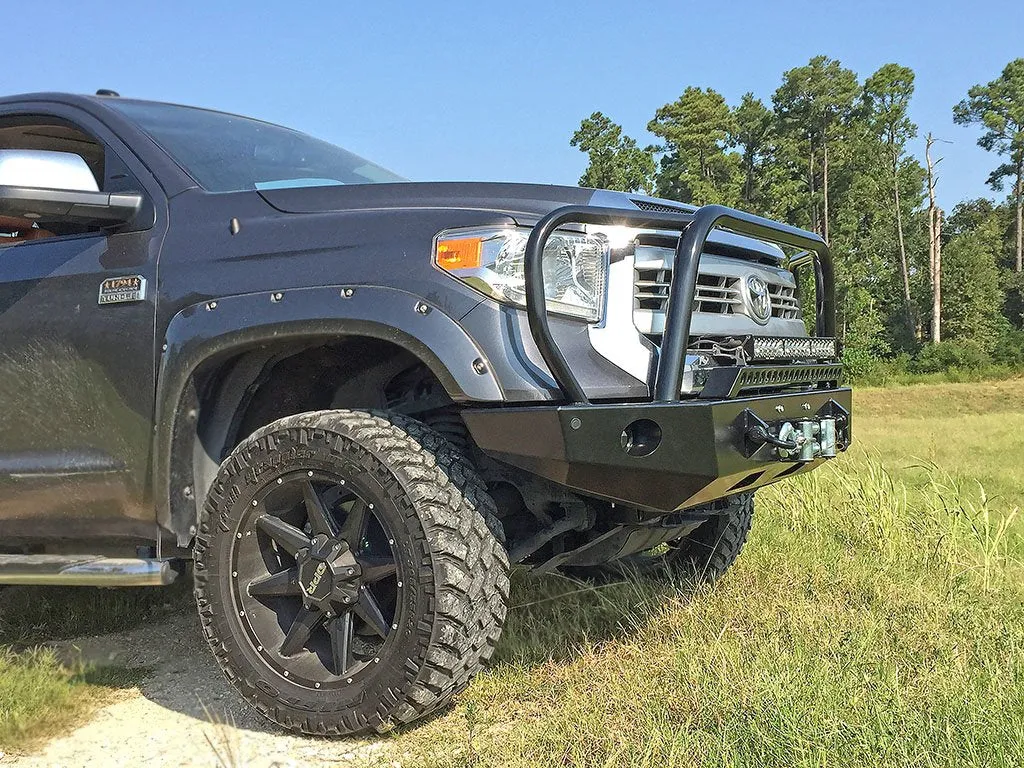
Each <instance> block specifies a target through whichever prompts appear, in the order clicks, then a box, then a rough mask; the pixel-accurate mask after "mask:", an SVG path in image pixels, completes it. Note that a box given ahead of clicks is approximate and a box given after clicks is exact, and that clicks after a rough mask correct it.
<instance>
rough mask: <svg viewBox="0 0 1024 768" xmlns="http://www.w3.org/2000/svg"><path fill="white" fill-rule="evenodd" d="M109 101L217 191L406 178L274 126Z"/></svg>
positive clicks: (191, 110) (218, 114) (176, 108)
mask: <svg viewBox="0 0 1024 768" xmlns="http://www.w3.org/2000/svg"><path fill="white" fill-rule="evenodd" d="M106 103H107V104H109V105H110V106H112V107H114V108H115V109H117V110H119V111H120V112H122V113H123V114H124V115H125V116H127V117H128V118H129V119H130V120H132V121H133V122H134V123H135V124H136V125H138V126H139V127H140V128H141V129H142V130H143V131H145V132H146V133H147V134H149V136H150V137H151V138H152V139H153V141H155V142H156V143H157V144H159V145H160V146H161V147H162V148H163V150H164V151H165V152H167V154H169V155H170V156H171V157H172V158H174V160H175V162H177V163H178V165H180V166H181V167H182V168H184V169H185V171H187V172H188V174H189V175H190V176H191V177H192V178H193V179H195V180H196V181H197V182H198V183H199V184H200V185H201V186H202V187H203V188H204V189H206V190H208V191H210V192H239V191H242V190H251V189H282V188H288V187H314V186H317V187H318V186H331V185H336V184H381V183H387V182H395V181H405V179H403V178H402V177H401V176H398V175H397V174H394V173H392V172H391V171H389V170H386V169H384V168H381V167H380V166H379V165H376V164H374V163H371V162H370V161H369V160H364V159H363V158H361V157H359V156H358V155H354V154H352V153H351V152H348V151H347V150H344V149H342V148H341V147H337V146H335V145H333V144H329V143H328V142H326V141H321V140H320V139H314V138H313V137H312V136H307V135H306V134H304V133H299V132H298V131H293V130H291V129H290V128H284V127H282V126H279V125H273V124H272V123H264V122H261V121H259V120H253V119H251V118H248V117H240V116H238V115H229V114H225V113H223V112H212V111H209V110H205V109H197V108H195V107H181V106H176V105H171V104H158V103H154V102H141V101H130V100H120V99H110V100H109V101H107V102H106Z"/></svg>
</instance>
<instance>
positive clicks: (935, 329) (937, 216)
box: [924, 133, 942, 344]
mask: <svg viewBox="0 0 1024 768" xmlns="http://www.w3.org/2000/svg"><path fill="white" fill-rule="evenodd" d="M935 142H936V139H935V138H934V137H933V136H932V135H931V133H929V134H928V139H927V141H926V143H925V149H924V157H925V163H926V165H927V166H928V265H929V268H930V270H931V281H932V343H933V344H938V343H939V342H940V341H942V240H941V237H942V209H940V208H939V206H938V205H937V204H936V202H935V184H936V182H937V181H938V177H937V176H936V175H935V166H936V165H938V164H939V163H940V162H941V160H942V158H941V157H940V158H939V159H938V160H934V161H933V160H932V144H934V143H935Z"/></svg>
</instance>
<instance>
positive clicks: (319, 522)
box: [302, 480, 335, 536]
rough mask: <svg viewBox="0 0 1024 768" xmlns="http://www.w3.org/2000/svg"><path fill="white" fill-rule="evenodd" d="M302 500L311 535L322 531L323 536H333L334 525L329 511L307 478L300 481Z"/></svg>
mask: <svg viewBox="0 0 1024 768" xmlns="http://www.w3.org/2000/svg"><path fill="white" fill-rule="evenodd" d="M302 500H303V502H305V505H306V516H307V517H308V518H309V525H310V528H312V529H313V535H314V536H316V535H317V534H321V533H322V534H323V535H324V536H334V529H335V525H334V521H333V520H332V519H331V513H330V512H329V511H328V510H327V507H326V506H325V505H324V502H323V499H321V498H320V495H319V494H318V493H317V492H316V488H314V487H313V483H312V482H311V481H309V480H306V481H304V482H303V483H302Z"/></svg>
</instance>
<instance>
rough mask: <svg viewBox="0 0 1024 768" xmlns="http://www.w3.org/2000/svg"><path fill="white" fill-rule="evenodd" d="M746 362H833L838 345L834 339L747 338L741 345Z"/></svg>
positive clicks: (836, 355)
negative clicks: (745, 354)
mask: <svg viewBox="0 0 1024 768" xmlns="http://www.w3.org/2000/svg"><path fill="white" fill-rule="evenodd" d="M743 348H744V351H746V353H747V359H748V360H834V359H836V358H837V357H838V356H839V345H838V343H837V342H836V340H835V339H834V338H826V337H811V338H799V337H797V338H789V337H778V336H748V337H747V339H746V341H744V343H743Z"/></svg>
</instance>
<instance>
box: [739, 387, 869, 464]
mask: <svg viewBox="0 0 1024 768" xmlns="http://www.w3.org/2000/svg"><path fill="white" fill-rule="evenodd" d="M739 426H740V429H741V434H742V435H743V453H744V455H745V456H747V457H750V456H752V455H753V454H754V453H755V452H756V451H758V450H760V449H761V447H762V446H764V445H770V446H772V448H773V452H774V453H775V455H776V457H777V458H778V459H779V460H780V461H813V460H814V459H818V458H822V459H831V458H834V457H835V456H836V454H837V452H838V451H841V450H844V449H845V447H846V445H847V442H848V441H847V439H846V437H845V436H846V434H847V430H848V429H849V414H848V413H847V412H846V410H845V409H844V408H842V407H841V406H839V405H838V403H835V402H834V401H830V402H829V403H828V404H827V405H826V406H825V407H824V408H822V409H821V410H820V411H819V412H818V413H817V414H816V415H815V416H814V417H812V418H806V419H798V420H797V419H795V420H792V421H782V422H775V423H773V424H768V423H767V422H765V421H764V420H763V419H761V418H760V417H759V416H757V414H755V413H754V412H753V411H751V410H749V409H748V410H745V411H744V412H743V413H742V415H741V417H740V425H739Z"/></svg>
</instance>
